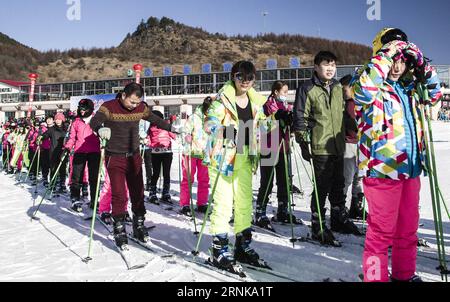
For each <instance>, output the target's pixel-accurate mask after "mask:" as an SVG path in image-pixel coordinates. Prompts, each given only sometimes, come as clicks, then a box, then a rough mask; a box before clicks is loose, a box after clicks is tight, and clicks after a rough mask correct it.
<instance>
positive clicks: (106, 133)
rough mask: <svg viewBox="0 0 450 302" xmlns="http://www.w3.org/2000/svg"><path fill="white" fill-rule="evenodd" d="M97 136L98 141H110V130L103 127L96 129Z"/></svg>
mask: <svg viewBox="0 0 450 302" xmlns="http://www.w3.org/2000/svg"><path fill="white" fill-rule="evenodd" d="M98 136H99V137H100V139H105V140H107V141H109V140H110V139H111V128H107V127H103V128H100V129H98Z"/></svg>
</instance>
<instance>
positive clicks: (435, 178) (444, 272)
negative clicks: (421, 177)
mask: <svg viewBox="0 0 450 302" xmlns="http://www.w3.org/2000/svg"><path fill="white" fill-rule="evenodd" d="M421 87H422V92H423V96H424V99H429V96H428V90H426V89H425V88H424V87H423V86H421ZM422 108H423V107H422ZM427 108H428V111H427V109H426V108H425V109H424V110H425V117H426V120H427V125H428V128H427V131H428V138H429V149H430V156H431V162H430V163H431V166H432V168H431V172H432V173H431V175H432V177H433V181H434V184H435V187H434V190H435V191H434V193H435V203H436V210H437V225H438V230H439V235H440V238H441V252H442V264H441V265H440V268H441V276H443V275H445V280H446V281H447V274H448V273H449V272H448V270H447V265H446V260H445V258H446V255H445V243H444V227H443V225H442V213H441V201H440V200H441V199H440V195H439V194H438V192H439V179H438V176H437V168H436V158H435V152H434V141H433V130H432V126H431V113H430V112H429V111H430V110H431V109H430V107H429V106H428V107H427Z"/></svg>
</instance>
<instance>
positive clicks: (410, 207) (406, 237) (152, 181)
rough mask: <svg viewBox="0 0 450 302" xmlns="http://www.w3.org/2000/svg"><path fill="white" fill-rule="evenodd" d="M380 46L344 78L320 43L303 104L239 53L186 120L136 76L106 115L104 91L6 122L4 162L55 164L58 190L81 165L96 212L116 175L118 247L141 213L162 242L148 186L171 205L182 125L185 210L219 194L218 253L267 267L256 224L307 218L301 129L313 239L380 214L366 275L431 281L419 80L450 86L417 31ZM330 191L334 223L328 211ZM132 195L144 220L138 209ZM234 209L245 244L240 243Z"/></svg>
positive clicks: (214, 228) (110, 211) (77, 186)
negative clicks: (299, 209)
mask: <svg viewBox="0 0 450 302" xmlns="http://www.w3.org/2000/svg"><path fill="white" fill-rule="evenodd" d="M373 45H374V48H373V56H372V58H370V60H369V62H368V63H367V64H366V65H365V66H364V67H363V68H361V69H360V70H358V71H357V72H356V74H355V75H348V76H345V77H343V78H342V79H341V80H340V81H337V80H335V76H336V63H337V62H338V58H337V57H336V56H335V55H334V54H333V53H332V52H329V51H321V52H319V53H318V54H317V55H316V56H315V58H314V74H313V77H312V78H311V79H310V80H308V81H306V82H305V83H302V84H301V85H300V87H299V88H298V89H297V94H296V99H295V104H294V106H292V105H289V104H288V102H287V95H288V90H289V88H294V87H288V84H287V83H285V82H282V81H277V82H275V83H274V84H273V87H272V91H271V94H270V96H269V97H268V98H266V97H263V96H262V95H261V94H259V93H258V92H256V90H255V89H254V88H253V85H254V83H255V80H256V69H255V66H254V65H253V64H252V63H251V62H249V61H239V62H237V63H236V64H234V66H233V68H232V70H231V76H232V77H231V80H230V81H229V82H227V83H225V85H224V86H223V87H222V89H221V90H220V91H219V93H218V94H217V95H216V96H211V97H207V98H206V99H205V100H204V102H203V104H202V105H200V106H199V107H198V108H196V110H195V111H194V112H193V114H192V115H191V116H189V118H188V119H187V121H186V123H185V124H184V125H183V126H180V125H176V123H173V124H171V122H169V121H165V120H164V118H163V114H162V113H161V112H159V111H155V110H154V111H151V109H150V108H149V106H147V104H146V103H145V102H143V101H142V98H143V96H144V91H143V88H142V86H141V85H139V84H137V83H132V84H129V85H127V86H126V87H125V89H124V91H123V92H122V93H119V94H118V95H117V97H116V99H114V100H111V101H109V102H105V103H104V104H103V105H102V106H101V107H100V108H99V110H98V111H97V112H96V113H94V104H93V102H92V101H91V100H89V99H83V100H81V101H80V102H79V104H78V109H77V115H76V117H75V118H74V119H72V120H71V121H70V122H68V121H67V120H66V117H65V116H64V115H63V114H62V113H58V114H56V115H55V116H48V117H47V118H46V120H45V121H37V120H36V121H35V122H34V123H32V122H27V123H22V124H20V125H19V124H17V123H9V124H5V125H4V130H3V134H2V149H3V154H2V159H3V168H4V170H5V171H6V172H7V173H14V171H20V170H21V169H22V167H23V166H24V165H25V166H27V167H28V169H29V171H30V173H29V174H30V180H31V181H32V182H33V183H35V182H36V181H37V179H38V175H39V173H41V175H42V179H43V184H44V185H45V186H49V183H50V181H51V180H52V179H53V178H54V179H57V181H55V183H56V184H57V185H56V186H55V190H56V191H57V192H59V193H64V192H65V188H66V170H67V169H66V165H67V163H69V164H70V165H69V166H70V168H69V175H70V176H69V181H68V183H69V186H70V198H71V201H72V209H73V210H74V211H82V207H81V205H82V201H81V196H87V192H88V188H89V192H90V194H89V195H90V198H91V207H92V208H93V205H94V200H95V192H97V191H96V190H97V188H96V184H97V178H98V177H100V176H101V175H102V174H103V179H104V185H103V186H102V188H101V192H100V206H99V215H100V217H101V219H102V220H103V221H105V222H106V223H109V224H112V225H113V228H114V238H115V241H116V244H117V245H118V246H119V247H121V246H123V245H126V244H127V242H128V239H127V235H126V230H125V228H126V224H125V222H126V220H127V219H131V220H132V223H133V233H134V236H135V237H136V238H137V239H139V240H141V241H146V240H148V237H149V235H148V231H147V229H146V228H145V226H144V221H145V213H146V208H145V204H144V191H148V192H149V198H148V200H149V201H150V202H152V203H158V202H159V201H161V202H169V203H170V202H171V195H170V171H171V165H172V160H173V151H172V140H174V139H175V138H176V137H177V134H178V135H179V137H180V138H181V141H182V142H183V144H182V147H183V149H182V177H181V178H182V179H181V186H180V189H181V191H180V208H181V210H180V213H181V214H183V215H187V216H192V215H195V211H198V212H201V213H205V212H207V210H208V209H209V207H208V205H209V204H208V201H211V208H212V212H211V215H210V221H211V225H210V232H211V234H212V235H213V243H212V262H213V263H214V265H216V266H217V267H219V268H222V269H224V270H232V269H233V266H234V265H235V263H236V261H238V262H243V263H248V264H251V265H256V266H265V265H266V264H265V262H264V260H262V259H260V257H259V255H258V254H257V253H256V251H255V250H254V249H253V248H252V246H251V242H252V226H253V225H255V226H258V227H261V228H266V229H269V230H273V226H272V222H273V221H278V222H282V223H302V222H301V220H300V219H298V218H297V217H295V216H294V215H293V214H292V213H291V211H290V205H291V203H292V200H291V192H292V190H294V189H295V186H293V184H292V174H293V173H292V168H291V165H292V162H291V154H293V150H292V148H293V147H294V145H293V142H294V139H295V141H296V142H297V143H298V144H299V146H300V150H301V156H302V157H303V159H304V160H305V161H306V162H308V163H310V164H311V166H312V167H313V170H312V172H313V173H312V177H313V179H312V182H314V184H315V186H314V191H313V192H312V194H311V233H312V238H313V239H314V240H317V241H319V242H320V243H322V244H324V245H338V241H337V240H336V239H335V237H334V235H333V232H338V233H344V234H353V235H357V236H362V235H364V234H363V233H362V232H361V230H360V229H359V228H358V227H357V226H356V225H355V223H354V222H353V221H352V219H362V218H366V217H367V221H368V229H367V233H366V241H365V249H364V255H363V272H364V280H365V281H388V280H389V279H391V280H397V281H418V280H419V279H418V277H417V276H416V275H415V263H416V248H417V230H418V221H419V211H418V206H419V191H420V175H421V173H422V168H423V161H424V158H423V133H422V132H423V130H422V127H423V125H422V124H421V121H420V119H419V115H420V112H419V110H418V108H419V106H420V105H421V104H423V102H422V99H421V98H420V97H419V96H418V89H417V86H418V85H419V84H424V85H425V87H426V89H427V90H428V94H429V96H430V98H429V100H427V103H426V105H428V103H430V104H434V103H436V102H437V101H438V100H439V99H440V98H441V96H442V95H441V92H440V86H439V80H438V78H437V76H436V72H435V70H434V69H433V68H432V67H431V66H430V65H429V63H428V62H427V60H426V59H425V57H424V56H423V55H422V53H421V51H420V50H419V48H418V47H417V46H415V45H414V44H413V43H411V42H409V41H408V38H407V36H406V34H405V33H404V32H402V31H401V30H399V29H392V28H389V29H383V30H382V31H381V32H380V33H379V34H378V35H377V37H376V38H375V40H374V43H373ZM101 142H105V143H106V147H105V158H104V164H103V163H102V165H104V173H101V171H99V165H100V160H101V156H100V154H101V146H102V144H101ZM36 158H38V159H40V160H36ZM143 164H144V167H145V175H146V179H145V180H146V182H145V185H144V173H143V168H142V166H143ZM258 168H259V171H260V185H259V191H258V195H257V198H256V206H255V208H254V206H253V193H252V192H253V190H252V188H253V183H252V179H253V175H254V174H255V173H256V171H257V169H258ZM161 169H162V176H163V177H162V178H163V186H162V195H161V198H160V199H159V198H158V196H157V193H158V191H157V183H158V179H159V177H160V176H161ZM55 173H58V175H57V176H55ZM195 175H197V200H196V203H197V206H196V207H195V209H194V208H193V206H192V186H193V183H194V180H195ZM54 176H55V177H54ZM274 179H276V184H277V199H278V209H277V213H276V215H275V216H274V217H273V218H272V221H271V219H269V217H268V215H267V212H266V210H267V204H268V201H269V196H270V194H271V192H272V188H273V180H274ZM350 186H351V190H350V192H348V191H349V189H350ZM347 195H350V196H349V198H348V199H349V200H350V206H349V209H348V207H347V206H346V200H347ZM327 198H328V200H329V202H330V227H328V226H327V223H326V218H325V217H326V216H325V214H326V208H325V202H326V199H327ZM364 199H365V200H366V201H367V205H368V213H367V212H366V209H365V207H364V202H363V201H364ZM128 200H130V201H131V210H132V217H130V216H128V212H127V204H128ZM231 217H233V227H234V233H235V235H236V242H235V244H234V253H233V252H232V251H230V250H229V240H228V237H229V236H228V234H229V228H230V224H229V222H230V219H231ZM389 247H392V273H391V276H390V277H389V274H388V263H389V260H388V248H389ZM376 265H378V267H375V266H376ZM374 272H375V273H374Z"/></svg>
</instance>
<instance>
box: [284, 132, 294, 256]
mask: <svg viewBox="0 0 450 302" xmlns="http://www.w3.org/2000/svg"><path fill="white" fill-rule="evenodd" d="M281 144H282V146H283V160H284V173H285V178H286V188H287V194H288V207H289V223H290V225H291V239H289V241H290V242H292V248H294V246H295V242H296V241H297V239H296V238H294V223H293V222H292V207H291V205H292V199H291V198H292V196H291V193H292V192H291V186H290V185H289V176H288V171H289V169H288V163H287V158H286V145H285V143H284V139H283V140H282V141H281Z"/></svg>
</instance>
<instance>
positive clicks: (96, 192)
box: [83, 139, 107, 263]
mask: <svg viewBox="0 0 450 302" xmlns="http://www.w3.org/2000/svg"><path fill="white" fill-rule="evenodd" d="M106 142H107V141H106V139H102V141H101V149H100V163H99V166H98V173H97V186H96V188H95V200H94V209H93V210H92V221H91V231H90V235H89V247H88V254H87V257H86V258H85V259H84V260H83V261H84V262H86V263H87V262H89V261H91V260H92V258H91V246H92V238H93V237H94V225H95V217H96V213H97V204H98V198H99V191H100V179H101V171H102V166H103V162H104V160H105V146H106Z"/></svg>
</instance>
